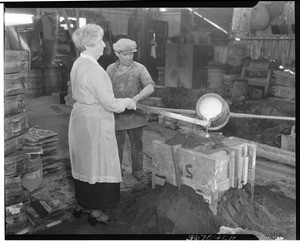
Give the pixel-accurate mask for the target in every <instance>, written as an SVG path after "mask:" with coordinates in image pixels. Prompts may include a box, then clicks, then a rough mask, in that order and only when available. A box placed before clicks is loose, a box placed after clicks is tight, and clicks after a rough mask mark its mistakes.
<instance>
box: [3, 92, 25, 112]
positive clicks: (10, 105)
mask: <svg viewBox="0 0 300 244" xmlns="http://www.w3.org/2000/svg"><path fill="white" fill-rule="evenodd" d="M24 110H25V103H24V99H23V95H14V96H8V97H4V117H8V116H11V115H14V114H17V113H20V112H23V111H24Z"/></svg>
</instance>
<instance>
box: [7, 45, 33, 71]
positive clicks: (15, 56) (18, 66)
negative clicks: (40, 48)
mask: <svg viewBox="0 0 300 244" xmlns="http://www.w3.org/2000/svg"><path fill="white" fill-rule="evenodd" d="M29 69H30V53H29V52H28V51H24V50H5V53H4V73H5V74H10V73H18V72H23V71H25V72H29Z"/></svg>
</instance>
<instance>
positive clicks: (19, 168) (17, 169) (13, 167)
mask: <svg viewBox="0 0 300 244" xmlns="http://www.w3.org/2000/svg"><path fill="white" fill-rule="evenodd" d="M27 160H28V156H27V154H25V153H23V154H18V155H14V156H8V157H6V158H5V160H4V175H5V176H6V177H15V176H18V175H23V174H25V173H27Z"/></svg>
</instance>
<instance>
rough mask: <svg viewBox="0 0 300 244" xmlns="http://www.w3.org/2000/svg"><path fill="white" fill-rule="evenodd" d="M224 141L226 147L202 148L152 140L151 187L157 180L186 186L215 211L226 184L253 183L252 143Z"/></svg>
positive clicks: (254, 159)
mask: <svg viewBox="0 0 300 244" xmlns="http://www.w3.org/2000/svg"><path fill="white" fill-rule="evenodd" d="M224 143H226V145H227V147H226V148H220V149H214V150H203V148H200V147H198V148H194V149H186V148H182V147H180V146H179V147H177V146H176V148H175V147H173V148H172V147H171V146H169V145H167V144H165V143H164V142H160V141H156V140H155V141H153V142H152V148H153V159H152V163H153V166H154V167H153V172H152V177H153V178H152V181H153V186H154V185H155V184H156V181H160V180H161V179H165V181H167V182H168V183H170V184H172V185H175V186H180V184H185V185H188V186H190V187H192V188H193V189H194V190H195V191H196V192H197V193H198V194H201V195H202V196H203V197H204V199H206V201H207V202H208V203H209V204H210V205H209V206H210V209H211V210H212V211H213V213H214V214H216V211H217V200H218V198H219V196H220V195H221V194H222V193H223V192H224V191H226V190H228V189H229V188H230V187H234V188H238V189H240V188H242V187H243V185H245V184H247V183H249V182H250V183H251V185H253V184H254V180H253V179H254V178H255V163H256V146H255V145H254V144H249V143H240V142H237V141H234V140H230V139H226V140H225V141H224ZM176 165H178V166H176ZM176 168H178V169H176ZM178 172H179V173H178ZM178 178H179V179H178ZM158 184H161V182H159V183H158Z"/></svg>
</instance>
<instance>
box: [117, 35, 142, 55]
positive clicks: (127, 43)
mask: <svg viewBox="0 0 300 244" xmlns="http://www.w3.org/2000/svg"><path fill="white" fill-rule="evenodd" d="M136 47H137V46H136V42H135V41H133V40H130V39H127V38H122V39H120V40H119V41H117V42H116V43H115V44H114V45H113V49H114V51H115V52H123V53H129V52H136V51H137V49H136Z"/></svg>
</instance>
